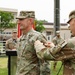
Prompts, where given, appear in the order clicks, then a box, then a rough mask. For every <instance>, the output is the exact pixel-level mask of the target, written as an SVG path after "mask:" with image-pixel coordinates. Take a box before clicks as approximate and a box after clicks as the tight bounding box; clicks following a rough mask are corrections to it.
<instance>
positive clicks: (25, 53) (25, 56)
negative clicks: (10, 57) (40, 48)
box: [16, 29, 50, 75]
mask: <svg viewBox="0 0 75 75" xmlns="http://www.w3.org/2000/svg"><path fill="white" fill-rule="evenodd" d="M37 39H39V40H40V41H42V42H43V43H45V42H46V39H45V37H44V36H43V35H42V34H41V33H39V32H36V31H35V30H33V29H32V30H30V31H29V32H28V33H27V35H23V36H21V37H20V40H19V46H18V62H17V66H18V67H17V74H16V75H40V74H41V75H47V74H43V73H42V72H43V71H46V70H47V71H48V72H49V73H48V75H50V69H48V67H46V65H47V63H46V62H45V60H41V59H39V58H38V57H37V54H36V50H35V49H34V42H35V41H36V40H37ZM42 65H44V66H45V67H44V66H42ZM41 68H42V69H41ZM45 68H46V69H45ZM43 69H44V70H43ZM40 70H41V71H40ZM47 71H46V72H47ZM40 72H41V73H40ZM44 73H45V72H44Z"/></svg>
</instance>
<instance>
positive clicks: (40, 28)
mask: <svg viewBox="0 0 75 75" xmlns="http://www.w3.org/2000/svg"><path fill="white" fill-rule="evenodd" d="M35 30H36V31H39V32H43V31H44V30H45V27H44V26H43V21H41V20H35Z"/></svg>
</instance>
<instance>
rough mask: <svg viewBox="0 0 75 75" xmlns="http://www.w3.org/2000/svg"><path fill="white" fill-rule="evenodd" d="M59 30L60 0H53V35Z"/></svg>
mask: <svg viewBox="0 0 75 75" xmlns="http://www.w3.org/2000/svg"><path fill="white" fill-rule="evenodd" d="M58 30H60V0H54V36H55V35H56V31H58Z"/></svg>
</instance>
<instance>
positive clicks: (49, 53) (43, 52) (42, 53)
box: [34, 40, 65, 60]
mask: <svg viewBox="0 0 75 75" xmlns="http://www.w3.org/2000/svg"><path fill="white" fill-rule="evenodd" d="M64 45H65V44H64ZM64 45H63V44H60V45H57V46H51V47H46V46H45V45H44V44H43V43H41V42H40V41H39V40H37V41H36V42H35V43H34V47H35V50H36V54H37V56H38V57H39V58H40V59H46V60H51V59H55V58H54V56H55V54H56V53H57V52H59V51H60V50H61V48H62V47H63V46H64Z"/></svg>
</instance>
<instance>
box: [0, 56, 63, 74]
mask: <svg viewBox="0 0 75 75" xmlns="http://www.w3.org/2000/svg"><path fill="white" fill-rule="evenodd" d="M7 61H8V58H7V57H1V56H0V75H8V69H7ZM50 63H51V67H50V68H51V75H57V73H58V71H59V69H60V66H61V62H60V61H59V62H58V63H57V66H56V70H53V61H51V62H50ZM62 70H63V67H62V68H61V70H60V72H59V74H58V75H62Z"/></svg>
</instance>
